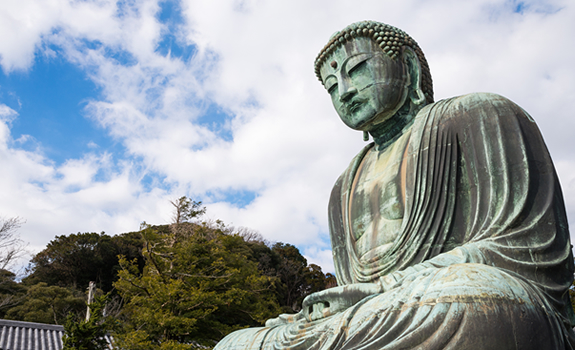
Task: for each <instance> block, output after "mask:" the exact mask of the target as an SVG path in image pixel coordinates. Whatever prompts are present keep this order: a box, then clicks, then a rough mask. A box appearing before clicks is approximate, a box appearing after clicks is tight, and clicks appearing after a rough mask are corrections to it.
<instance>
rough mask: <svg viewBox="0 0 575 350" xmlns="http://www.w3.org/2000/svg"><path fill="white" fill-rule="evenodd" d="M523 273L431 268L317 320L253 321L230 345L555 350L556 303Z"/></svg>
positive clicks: (476, 267)
mask: <svg viewBox="0 0 575 350" xmlns="http://www.w3.org/2000/svg"><path fill="white" fill-rule="evenodd" d="M544 300H545V299H544V298H541V297H540V296H539V294H538V292H536V290H535V289H534V288H533V287H531V286H530V285H529V284H527V283H525V282H523V281H522V280H521V278H520V277H516V276H513V275H512V274H511V273H507V272H504V271H503V270H500V269H498V268H494V267H490V266H487V265H480V264H458V265H452V266H449V267H446V268H440V269H428V270H423V271H420V272H418V273H416V274H414V275H411V276H410V278H409V280H405V281H403V283H402V284H401V285H400V286H398V287H396V288H394V289H392V290H389V291H387V292H385V293H382V294H379V295H375V296H372V297H369V298H366V299H364V300H363V301H361V302H360V303H359V304H357V305H355V306H354V307H352V308H350V309H348V310H346V311H344V312H342V313H339V314H336V315H334V316H331V317H329V318H326V319H323V320H320V321H315V322H303V321H302V322H295V323H291V324H285V325H280V326H276V327H272V328H265V327H264V328H251V329H246V330H243V331H240V332H236V333H233V334H231V335H230V336H228V337H227V338H225V339H224V340H223V341H222V344H221V345H220V346H222V348H225V349H273V348H283V349H328V348H331V347H332V346H334V344H336V343H337V344H338V345H337V347H336V348H338V349H348V348H349V349H351V348H356V347H360V348H362V349H363V348H365V349H371V348H373V349H406V348H410V349H411V348H416V347H414V346H421V348H422V349H449V348H456V349H501V350H505V349H526V350H529V349H555V348H558V346H557V344H555V343H554V342H555V339H557V338H558V334H560V332H561V328H560V325H559V324H555V323H554V322H556V321H553V320H554V318H550V317H548V314H549V313H552V311H551V308H550V307H549V306H548V305H545V302H544ZM406 346H409V347H406Z"/></svg>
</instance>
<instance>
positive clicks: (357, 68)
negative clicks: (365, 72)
mask: <svg viewBox="0 0 575 350" xmlns="http://www.w3.org/2000/svg"><path fill="white" fill-rule="evenodd" d="M365 62H366V61H361V62H359V63H358V64H356V65H355V66H353V67H351V68H350V69H349V70H348V71H347V74H348V75H349V76H352V75H353V74H354V73H357V72H358V71H360V70H361V69H362V68H363V67H365Z"/></svg>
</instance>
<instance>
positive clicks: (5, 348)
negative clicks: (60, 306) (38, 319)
mask: <svg viewBox="0 0 575 350" xmlns="http://www.w3.org/2000/svg"><path fill="white" fill-rule="evenodd" d="M63 335H64V327H62V326H58V325H53V324H44V323H34V322H22V321H11V320H1V319H0V349H1V350H61V349H62V347H63V345H62V336H63Z"/></svg>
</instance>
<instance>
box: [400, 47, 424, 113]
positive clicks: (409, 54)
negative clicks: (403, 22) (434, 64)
mask: <svg viewBox="0 0 575 350" xmlns="http://www.w3.org/2000/svg"><path fill="white" fill-rule="evenodd" d="M402 58H403V63H404V64H405V65H406V66H407V71H408V73H409V98H410V99H411V102H413V104H415V105H422V104H425V101H426V98H425V95H424V94H423V90H422V89H421V65H420V64H419V58H417V55H416V54H415V52H413V49H411V48H410V47H407V46H404V47H403V53H402Z"/></svg>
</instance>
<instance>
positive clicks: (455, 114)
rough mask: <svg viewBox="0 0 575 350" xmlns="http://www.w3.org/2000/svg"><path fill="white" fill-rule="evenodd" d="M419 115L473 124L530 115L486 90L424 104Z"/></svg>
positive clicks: (527, 117) (506, 99)
mask: <svg viewBox="0 0 575 350" xmlns="http://www.w3.org/2000/svg"><path fill="white" fill-rule="evenodd" d="M419 115H424V116H425V115H428V116H429V115H431V116H433V118H434V119H435V120H436V121H439V122H440V123H446V124H449V123H454V122H455V123H461V122H465V123H467V124H470V125H472V124H475V122H478V121H480V120H485V119H491V120H493V119H500V120H505V119H516V118H521V119H523V118H526V119H528V120H529V121H531V122H532V121H533V120H532V119H531V117H530V116H529V115H528V114H527V113H526V112H525V111H524V110H523V109H522V108H521V107H519V106H518V105H517V104H515V103H514V102H513V101H511V100H509V99H508V98H506V97H504V96H501V95H498V94H494V93H487V92H475V93H470V94H466V95H461V96H456V97H451V98H447V99H444V100H440V101H437V102H434V103H432V104H429V105H427V106H425V107H424V108H423V109H422V110H421V111H420V112H419Z"/></svg>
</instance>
